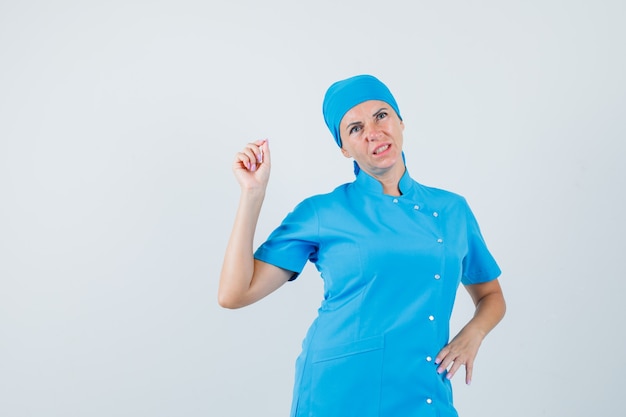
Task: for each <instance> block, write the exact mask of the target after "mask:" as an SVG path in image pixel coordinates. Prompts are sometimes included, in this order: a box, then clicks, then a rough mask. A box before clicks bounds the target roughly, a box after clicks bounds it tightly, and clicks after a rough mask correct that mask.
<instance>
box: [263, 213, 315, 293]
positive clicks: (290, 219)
mask: <svg viewBox="0 0 626 417" xmlns="http://www.w3.org/2000/svg"><path fill="white" fill-rule="evenodd" d="M318 225H319V221H318V217H317V213H316V211H315V210H314V207H313V205H312V204H311V202H310V201H309V200H304V201H303V202H302V203H300V204H298V205H297V206H296V207H295V208H294V210H293V211H292V212H291V213H289V214H288V215H287V216H286V217H285V219H284V220H283V221H282V223H281V224H280V226H278V227H277V228H276V229H274V231H273V232H272V233H271V234H270V235H269V237H268V238H267V240H266V241H265V242H264V243H263V244H261V246H259V248H258V249H257V250H256V251H255V253H254V257H255V258H256V259H258V260H260V261H263V262H267V263H269V264H272V265H275V266H278V267H280V268H283V269H286V270H288V271H293V273H294V275H293V277H292V278H291V279H290V281H293V280H294V279H296V278H297V277H298V275H299V274H300V273H301V272H302V270H303V269H304V266H305V265H306V262H307V261H308V260H311V261H312V262H315V260H316V258H317V252H318V248H319V239H318V236H319V227H318Z"/></svg>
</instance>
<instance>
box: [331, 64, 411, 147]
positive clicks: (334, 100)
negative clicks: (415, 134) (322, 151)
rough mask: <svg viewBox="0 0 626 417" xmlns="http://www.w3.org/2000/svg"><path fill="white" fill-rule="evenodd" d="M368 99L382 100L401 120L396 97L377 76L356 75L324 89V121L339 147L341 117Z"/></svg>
mask: <svg viewBox="0 0 626 417" xmlns="http://www.w3.org/2000/svg"><path fill="white" fill-rule="evenodd" d="M368 100H380V101H384V102H385V103H387V104H389V105H390V106H391V107H392V108H393V109H394V110H395V112H396V114H397V115H398V117H399V118H400V120H402V116H400V110H399V109H398V104H397V103H396V99H394V98H393V95H392V94H391V91H389V89H388V88H387V86H386V85H385V84H383V83H382V82H381V81H380V80H379V79H378V78H376V77H374V76H372V75H367V74H363V75H356V76H354V77H350V78H346V79H345V80H341V81H337V82H336V83H334V84H332V85H331V86H330V87H329V88H328V90H327V91H326V95H325V96H324V104H323V105H322V112H323V113H324V121H325V122H326V126H328V129H330V132H331V133H332V134H333V137H334V138H335V142H337V145H339V147H341V136H340V135H339V123H341V119H343V116H344V115H345V114H346V113H347V112H348V110H350V109H351V108H352V107H354V106H356V105H357V104H361V103H363V102H364V101H368Z"/></svg>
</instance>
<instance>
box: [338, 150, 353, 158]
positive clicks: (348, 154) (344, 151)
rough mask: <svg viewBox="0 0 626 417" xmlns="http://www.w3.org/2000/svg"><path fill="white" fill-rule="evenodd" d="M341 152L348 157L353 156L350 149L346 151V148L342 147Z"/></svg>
mask: <svg viewBox="0 0 626 417" xmlns="http://www.w3.org/2000/svg"><path fill="white" fill-rule="evenodd" d="M341 153H342V154H343V156H345V157H346V158H352V156H351V155H350V153H349V152H348V151H346V150H345V149H344V148H341Z"/></svg>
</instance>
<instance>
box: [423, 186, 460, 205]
mask: <svg viewBox="0 0 626 417" xmlns="http://www.w3.org/2000/svg"><path fill="white" fill-rule="evenodd" d="M414 187H416V192H417V193H418V194H419V195H420V196H422V197H423V198H424V199H428V200H430V201H432V202H436V203H439V204H442V205H462V206H467V200H466V199H465V197H464V196H462V195H461V194H458V193H456V192H453V191H450V190H445V189H443V188H438V187H432V186H428V185H424V184H422V183H419V182H417V181H414Z"/></svg>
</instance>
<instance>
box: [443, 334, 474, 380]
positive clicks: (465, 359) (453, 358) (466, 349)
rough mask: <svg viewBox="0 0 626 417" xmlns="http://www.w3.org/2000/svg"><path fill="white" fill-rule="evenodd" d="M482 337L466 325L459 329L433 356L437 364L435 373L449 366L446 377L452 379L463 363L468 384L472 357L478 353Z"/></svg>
mask: <svg viewBox="0 0 626 417" xmlns="http://www.w3.org/2000/svg"><path fill="white" fill-rule="evenodd" d="M483 338H484V336H483V335H482V334H481V333H480V332H479V331H477V330H472V329H471V328H468V327H465V328H464V329H463V330H461V332H460V333H459V334H458V335H456V336H455V337H454V339H452V341H451V342H450V343H448V344H447V345H446V346H445V347H444V348H443V349H441V351H440V352H439V353H438V354H437V357H436V358H435V363H436V364H437V365H439V367H438V368H437V373H442V372H443V371H445V370H446V369H448V368H449V369H448V373H447V374H446V378H448V379H452V377H453V376H454V374H455V373H456V371H458V370H459V368H460V367H461V365H465V383H466V384H467V385H469V384H470V383H471V382H472V371H473V368H474V359H475V358H476V355H477V354H478V348H479V347H480V344H481V343H482V341H483Z"/></svg>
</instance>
